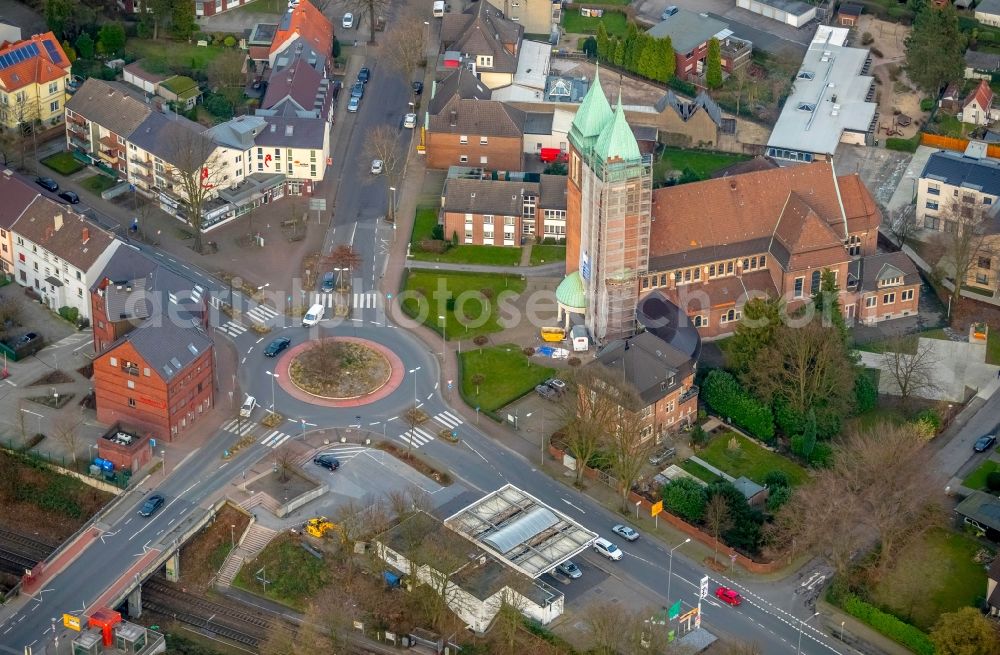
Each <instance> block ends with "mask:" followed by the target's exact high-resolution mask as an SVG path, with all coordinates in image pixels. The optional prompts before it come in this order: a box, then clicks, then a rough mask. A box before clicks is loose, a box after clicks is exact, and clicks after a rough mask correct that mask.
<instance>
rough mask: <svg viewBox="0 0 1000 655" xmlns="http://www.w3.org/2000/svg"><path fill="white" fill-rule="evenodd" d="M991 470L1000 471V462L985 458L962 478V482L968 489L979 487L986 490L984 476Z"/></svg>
mask: <svg viewBox="0 0 1000 655" xmlns="http://www.w3.org/2000/svg"><path fill="white" fill-rule="evenodd" d="M993 471H1000V464H998V463H997V462H994V461H993V460H991V459H988V460H986V461H985V462H983V463H982V464H980V465H979V468H977V469H976V470H975V471H973V472H972V473H970V474H969V475H968V476H967V477H966V478H965V479H964V480H962V484H963V485H965V486H966V487H968V488H969V489H980V490H983V491H985V490H986V477H987V476H988V475H989V474H990V473H992V472H993Z"/></svg>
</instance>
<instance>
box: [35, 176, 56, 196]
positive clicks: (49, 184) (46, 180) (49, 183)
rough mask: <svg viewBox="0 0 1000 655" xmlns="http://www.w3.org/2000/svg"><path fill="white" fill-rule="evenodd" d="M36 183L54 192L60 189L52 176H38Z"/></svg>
mask: <svg viewBox="0 0 1000 655" xmlns="http://www.w3.org/2000/svg"><path fill="white" fill-rule="evenodd" d="M35 184H37V185H38V186H40V187H42V188H43V189H45V190H46V191H52V192H53V193H55V192H56V191H58V190H59V185H58V184H57V183H56V181H55V180H53V179H52V178H51V177H36V178H35Z"/></svg>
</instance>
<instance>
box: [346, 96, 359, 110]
mask: <svg viewBox="0 0 1000 655" xmlns="http://www.w3.org/2000/svg"><path fill="white" fill-rule="evenodd" d="M360 104H361V98H359V97H358V96H351V99H350V100H349V101H348V102H347V111H349V112H351V113H352V114H353V113H355V112H357V111H358V105H360Z"/></svg>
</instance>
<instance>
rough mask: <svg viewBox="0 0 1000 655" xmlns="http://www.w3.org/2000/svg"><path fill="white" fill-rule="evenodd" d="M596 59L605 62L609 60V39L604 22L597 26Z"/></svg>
mask: <svg viewBox="0 0 1000 655" xmlns="http://www.w3.org/2000/svg"><path fill="white" fill-rule="evenodd" d="M597 58H598V59H599V60H601V61H607V60H608V59H610V58H611V38H610V37H608V30H607V28H605V27H604V21H601V22H600V23H598V24H597Z"/></svg>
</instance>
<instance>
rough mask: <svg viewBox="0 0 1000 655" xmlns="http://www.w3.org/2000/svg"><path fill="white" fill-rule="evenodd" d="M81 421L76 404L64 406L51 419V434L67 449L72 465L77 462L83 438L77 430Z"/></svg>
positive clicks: (80, 414) (81, 417)
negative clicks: (63, 408)
mask: <svg viewBox="0 0 1000 655" xmlns="http://www.w3.org/2000/svg"><path fill="white" fill-rule="evenodd" d="M81 423H83V415H82V413H81V411H80V407H79V406H78V405H71V406H70V407H68V408H66V409H65V410H63V412H62V413H60V414H59V415H58V416H56V417H55V419H54V420H53V421H52V436H54V437H55V438H56V441H58V442H59V443H60V444H61V445H62V446H63V448H65V449H66V450H68V451H69V453H70V457H71V458H72V459H73V464H74V465H76V463H77V453H78V451H79V450H80V440H81V439H82V438H83V435H81V434H80V431H79V430H78V428H79V427H80V424H81Z"/></svg>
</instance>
